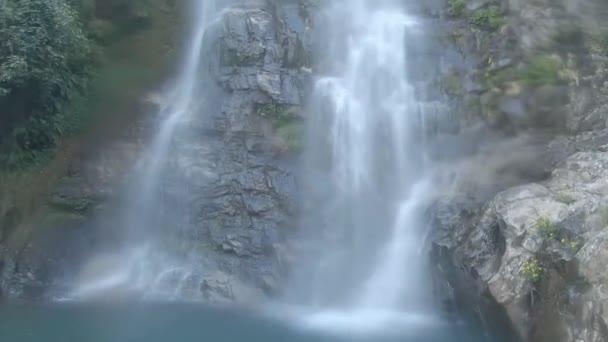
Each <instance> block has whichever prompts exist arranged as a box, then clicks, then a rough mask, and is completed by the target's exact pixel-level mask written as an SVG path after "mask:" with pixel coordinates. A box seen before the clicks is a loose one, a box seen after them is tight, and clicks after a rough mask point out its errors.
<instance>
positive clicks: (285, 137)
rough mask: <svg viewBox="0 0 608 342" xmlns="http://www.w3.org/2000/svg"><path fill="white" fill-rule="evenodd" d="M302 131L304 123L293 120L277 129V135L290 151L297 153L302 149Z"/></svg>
mask: <svg viewBox="0 0 608 342" xmlns="http://www.w3.org/2000/svg"><path fill="white" fill-rule="evenodd" d="M302 130H303V127H302V122H301V121H300V120H292V121H290V122H287V123H284V124H283V125H281V126H279V127H277V128H276V130H275V134H276V136H277V138H278V139H279V141H280V142H281V143H282V144H284V145H285V146H286V147H287V149H288V150H290V151H295V150H299V149H300V148H302Z"/></svg>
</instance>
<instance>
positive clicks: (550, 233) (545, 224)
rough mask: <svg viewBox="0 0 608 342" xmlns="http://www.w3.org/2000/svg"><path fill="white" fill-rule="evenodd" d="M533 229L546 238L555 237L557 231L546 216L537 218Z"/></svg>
mask: <svg viewBox="0 0 608 342" xmlns="http://www.w3.org/2000/svg"><path fill="white" fill-rule="evenodd" d="M534 227H535V228H536V229H538V230H539V231H540V232H541V233H542V234H543V235H545V236H546V237H548V238H553V237H555V234H556V233H557V230H558V229H557V226H556V225H555V224H554V223H553V222H551V220H550V219H549V218H547V217H546V216H539V217H538V218H537V219H536V221H535V222H534Z"/></svg>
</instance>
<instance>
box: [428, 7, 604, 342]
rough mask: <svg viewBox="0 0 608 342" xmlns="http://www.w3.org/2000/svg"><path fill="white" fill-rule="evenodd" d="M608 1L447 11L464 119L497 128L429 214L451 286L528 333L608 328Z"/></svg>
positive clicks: (451, 89)
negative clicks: (607, 18) (607, 17)
mask: <svg viewBox="0 0 608 342" xmlns="http://www.w3.org/2000/svg"><path fill="white" fill-rule="evenodd" d="M607 10H608V8H607V7H606V4H605V3H603V2H601V1H592V0H589V1H558V2H555V1H513V0H504V1H467V0H448V1H447V2H446V4H445V7H444V11H443V12H442V13H441V14H440V15H442V16H444V17H445V18H446V20H447V21H448V27H449V30H448V32H449V33H446V34H445V35H444V39H445V42H446V43H445V44H446V45H447V46H451V47H452V48H455V49H456V50H457V51H458V52H459V53H460V55H461V59H462V61H463V62H462V63H461V64H460V65H457V66H456V67H455V68H454V70H452V72H451V73H448V76H446V77H445V78H444V79H443V80H440V81H439V84H440V85H442V87H443V89H444V90H445V93H446V95H447V96H448V98H451V100H450V101H452V103H453V104H454V105H455V107H456V108H460V109H459V112H460V115H459V117H460V118H461V121H462V122H463V124H462V127H471V126H472V125H471V123H474V122H480V121H481V122H483V123H484V124H483V125H482V126H483V127H484V128H483V129H489V130H491V131H494V132H495V133H494V134H496V133H498V135H499V136H502V137H503V139H502V140H501V142H500V143H496V145H493V143H489V144H488V146H485V147H484V149H485V150H486V151H484V152H481V153H478V154H476V155H475V156H474V157H473V156H472V157H471V158H472V159H476V158H479V159H476V160H475V162H472V164H471V165H476V166H473V167H470V165H468V166H467V165H462V164H466V163H462V164H461V165H459V166H462V168H460V169H458V167H457V168H455V170H457V171H455V173H456V174H457V177H461V178H460V182H459V185H460V186H459V188H458V190H456V191H455V192H449V193H445V194H443V197H444V198H442V199H441V200H440V201H438V203H437V205H436V206H435V207H434V208H433V209H434V210H433V212H432V214H431V215H432V216H433V217H434V219H435V222H436V224H437V227H438V229H437V231H436V237H435V245H436V248H435V253H434V254H435V256H436V258H437V260H440V262H439V263H440V264H441V262H447V263H448V264H449V265H452V266H455V267H456V269H460V270H461V272H460V275H454V274H451V275H450V276H449V277H448V278H449V279H450V281H449V282H450V284H451V285H452V286H453V287H452V288H453V289H456V292H458V291H461V293H465V294H466V293H469V295H470V292H471V291H472V292H475V294H474V295H473V297H474V298H477V302H468V303H467V304H466V305H474V306H475V305H478V306H482V305H492V306H493V307H494V308H495V309H496V311H495V312H499V313H500V312H502V314H504V315H505V316H506V317H507V318H508V320H509V321H510V322H511V324H512V325H513V327H514V328H515V331H517V333H518V335H519V336H520V338H521V339H523V340H529V341H568V342H570V341H572V342H575V341H577V342H578V341H585V342H596V341H597V342H599V341H606V340H607V339H608V325H607V323H608V316H607V315H606V312H607V311H606V305H608V297H606V295H605V294H604V292H605V291H604V288H605V287H606V285H607V284H608V277H607V276H606V270H605V267H603V266H602V265H603V264H605V262H606V260H608V259H607V258H608V255H606V246H605V244H606V241H607V240H606V236H607V235H606V234H607V232H608V217H607V215H606V213H607V212H608V211H607V210H606V208H607V207H606V203H607V200H608V183H607V182H608V160H607V159H606V158H607V156H608V155H607V154H606V152H607V151H608V149H607V148H608V145H607V144H608V130H607V126H606V122H607V120H606V118H607V117H608V87H607V84H608V82H607V81H608V78H607V72H606V71H607V70H608V55H607V54H606V51H607V49H606V46H607V45H606V42H607V41H606V39H605V36H606V32H608V27H606V26H605V23H604V22H603V21H602V18H603V16H602V15H603V14H605V13H606V11H607ZM454 75H456V76H457V77H455V76H454ZM463 129H464V128H463ZM467 134H470V135H469V136H471V135H473V136H474V134H476V131H475V130H474V129H473V130H472V131H471V132H468V133H467ZM505 160H508V161H505ZM452 170H454V169H452ZM458 170H460V171H458ZM486 180H491V181H489V182H485V181H486ZM446 258H447V259H449V261H445V259H446ZM441 260H443V261H441ZM440 272H442V271H440ZM463 278H464V279H468V280H466V281H465V283H467V284H476V286H475V287H474V288H475V290H471V287H470V288H468V289H462V286H460V287H459V286H458V285H457V284H458V283H459V282H462V279H463ZM479 298H482V299H481V300H479ZM484 303H485V304H484Z"/></svg>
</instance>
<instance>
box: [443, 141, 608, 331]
mask: <svg viewBox="0 0 608 342" xmlns="http://www.w3.org/2000/svg"><path fill="white" fill-rule="evenodd" d="M603 134H606V132H597V133H596V138H598V139H599V138H600V136H601V135H603ZM590 141H593V140H591V139H590ZM585 146H586V147H587V149H589V151H586V152H578V153H574V154H573V155H571V156H570V157H568V158H567V159H566V160H565V161H564V162H563V163H562V164H561V166H560V167H558V168H557V169H556V170H555V171H553V173H552V175H551V177H550V179H549V180H547V181H545V182H541V183H531V184H525V185H521V186H517V187H513V188H510V189H508V190H505V191H503V192H501V193H499V194H498V195H497V196H496V197H495V198H494V199H493V200H492V201H490V202H489V203H488V204H487V205H486V206H485V207H484V209H483V210H482V212H481V213H479V214H476V215H474V216H473V217H474V218H473V219H469V220H463V219H462V218H463V216H462V213H454V212H453V211H452V213H454V214H453V215H443V216H437V218H438V220H439V222H440V224H439V227H441V229H440V230H439V231H438V234H439V236H443V239H444V240H445V241H448V242H449V243H448V244H444V245H445V246H447V247H448V248H451V249H452V252H453V257H454V258H455V260H458V262H459V263H460V264H461V265H466V266H465V267H466V268H467V269H470V270H473V271H474V272H475V273H476V274H478V275H479V278H480V279H481V280H482V281H483V282H484V283H485V284H486V286H487V289H488V291H489V293H490V294H491V296H492V298H494V299H495V300H496V301H497V302H498V303H499V304H500V305H501V306H503V307H504V308H505V309H506V311H507V314H508V315H509V317H510V318H511V320H512V322H513V323H514V325H515V326H516V327H517V329H518V331H519V332H520V334H521V335H522V336H524V337H529V338H530V339H531V340H538V341H549V340H552V341H556V340H557V341H579V340H582V341H605V339H606V338H608V335H606V322H608V317H607V316H606V315H605V314H604V312H605V305H606V303H607V301H606V300H607V299H606V298H605V296H604V295H603V292H604V291H603V289H604V287H606V285H607V283H606V282H607V281H608V278H607V277H606V274H605V273H606V272H605V270H604V269H605V267H604V266H603V265H604V264H605V260H606V255H605V253H606V250H605V247H606V246H605V244H606V241H607V240H606V234H607V232H608V230H607V229H608V221H607V218H608V216H606V205H607V204H608V202H606V199H605V194H606V193H607V191H608V183H607V181H608V154H607V153H606V152H604V147H602V146H603V145H602V146H597V145H593V144H589V145H585ZM440 208H443V209H442V210H443V211H441V210H440V211H438V213H441V212H444V213H449V212H450V211H449V206H448V205H445V206H443V207H440ZM459 218H460V219H459ZM446 236H449V237H450V238H448V239H446V238H445V237H446ZM437 241H438V242H437V243H441V241H442V240H441V239H438V240H437ZM549 331H551V333H549Z"/></svg>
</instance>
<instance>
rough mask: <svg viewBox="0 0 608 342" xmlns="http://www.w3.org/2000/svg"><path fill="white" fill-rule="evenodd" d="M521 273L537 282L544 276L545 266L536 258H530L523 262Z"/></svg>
mask: <svg viewBox="0 0 608 342" xmlns="http://www.w3.org/2000/svg"><path fill="white" fill-rule="evenodd" d="M519 270H520V273H521V274H522V275H523V276H524V277H525V278H526V280H528V281H529V282H530V283H532V284H536V283H538V282H539V281H540V279H541V278H542V276H543V267H542V266H541V264H540V262H539V261H538V259H536V258H529V259H527V260H525V261H524V262H522V263H521V266H520V269H519Z"/></svg>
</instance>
